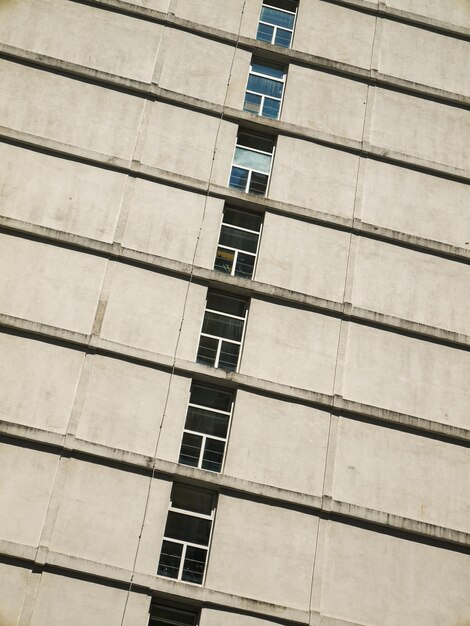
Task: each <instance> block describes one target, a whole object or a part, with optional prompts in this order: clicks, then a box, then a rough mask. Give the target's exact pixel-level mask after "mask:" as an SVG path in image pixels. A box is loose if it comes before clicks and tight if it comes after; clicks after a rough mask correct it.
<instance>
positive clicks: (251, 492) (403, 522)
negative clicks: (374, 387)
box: [0, 420, 470, 552]
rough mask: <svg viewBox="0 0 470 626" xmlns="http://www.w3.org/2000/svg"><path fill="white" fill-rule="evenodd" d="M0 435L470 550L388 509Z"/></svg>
mask: <svg viewBox="0 0 470 626" xmlns="http://www.w3.org/2000/svg"><path fill="white" fill-rule="evenodd" d="M0 436H3V437H4V438H13V439H20V440H21V441H23V442H25V444H26V445H28V444H29V445H33V446H34V445H35V444H39V445H40V446H46V447H47V448H49V449H52V450H53V451H55V452H56V453H58V454H62V453H65V454H66V455H70V456H72V457H78V458H82V459H84V460H85V461H87V462H91V463H93V462H96V460H101V461H103V462H105V463H106V462H108V463H110V464H112V465H113V466H114V467H117V468H119V469H121V470H123V471H136V470H137V471H140V472H142V473H143V474H146V475H148V476H149V477H150V476H151V477H155V478H159V477H167V478H171V479H172V480H182V481H184V482H186V483H190V484H194V485H198V486H201V487H205V488H211V489H214V490H215V491H217V492H222V493H224V494H229V495H233V496H235V497H236V496H241V497H243V496H245V497H248V498H252V499H255V500H256V501H260V502H268V503H272V504H275V505H276V506H279V507H284V508H292V507H294V508H296V509H300V510H302V511H305V512H307V513H310V514H313V515H319V516H321V517H322V518H323V519H333V520H336V521H338V520H344V521H349V522H350V523H354V522H355V521H357V522H364V523H366V524H368V527H369V528H370V529H371V530H378V529H380V530H381V531H382V532H384V533H386V534H387V533H388V532H394V531H397V532H400V533H401V534H403V535H406V536H407V537H408V538H410V539H411V540H412V539H413V538H414V537H417V536H418V537H420V538H421V540H422V541H424V542H426V541H429V542H431V543H435V542H438V543H439V545H440V547H443V548H446V547H447V548H453V549H457V550H458V549H459V548H461V549H463V550H464V551H466V552H470V533H466V532H463V531H457V530H453V529H451V528H446V527H443V526H438V525H436V524H429V523H426V522H421V521H418V520H415V519H410V518H405V517H402V516H400V515H394V514H393V513H390V512H387V511H381V510H377V509H370V508H367V507H363V506H359V505H356V504H353V503H350V502H343V501H340V500H335V499H334V498H332V497H331V496H329V495H326V494H323V495H321V496H319V495H312V494H306V493H300V492H297V491H291V490H288V489H282V488H279V487H273V486H270V485H265V484H261V483H257V482H254V481H250V480H245V479H241V478H237V477H234V476H229V475H225V474H216V473H213V472H207V471H204V470H201V469H196V468H193V467H189V466H187V465H179V464H178V463H173V462H171V461H166V460H163V459H159V458H158V457H150V456H146V455H143V454H139V453H136V452H130V451H127V450H121V449H117V448H113V447H110V446H106V445H103V444H98V443H95V442H93V441H88V440H84V439H79V438H76V437H75V435H74V434H72V433H67V434H66V435H60V434H58V433H55V432H53V431H48V430H43V429H39V428H32V427H29V426H24V425H22V424H15V423H12V422H7V421H1V420H0Z"/></svg>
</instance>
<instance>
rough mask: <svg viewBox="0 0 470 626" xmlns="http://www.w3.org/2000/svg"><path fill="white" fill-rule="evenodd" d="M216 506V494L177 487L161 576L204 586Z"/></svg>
mask: <svg viewBox="0 0 470 626" xmlns="http://www.w3.org/2000/svg"><path fill="white" fill-rule="evenodd" d="M214 505H215V494H214V493H212V492H210V491H205V490H202V489H196V488H192V487H187V486H185V485H178V484H174V485H173V489H172V492H171V499H170V509H169V511H168V517H167V522H166V526H165V533H164V539H163V543H162V549H161V552H160V560H159V563H158V570H157V574H158V575H159V576H166V577H167V578H174V579H179V580H184V581H186V582H191V583H195V584H198V585H200V584H202V582H203V579H204V570H205V565H206V560H207V551H208V546H209V542H210V537H211V531H212V522H213V519H214ZM183 623H184V622H183ZM189 623H191V622H189Z"/></svg>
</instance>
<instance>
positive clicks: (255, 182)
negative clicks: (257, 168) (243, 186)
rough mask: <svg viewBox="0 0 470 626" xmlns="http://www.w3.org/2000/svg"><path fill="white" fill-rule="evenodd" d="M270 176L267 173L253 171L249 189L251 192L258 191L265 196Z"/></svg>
mask: <svg viewBox="0 0 470 626" xmlns="http://www.w3.org/2000/svg"><path fill="white" fill-rule="evenodd" d="M268 178H269V177H268V176H267V175H266V174H257V173H256V172H253V174H252V176H251V182H250V188H249V190H248V191H249V192H250V193H256V194H260V195H263V196H264V194H265V193H266V189H267V188H268Z"/></svg>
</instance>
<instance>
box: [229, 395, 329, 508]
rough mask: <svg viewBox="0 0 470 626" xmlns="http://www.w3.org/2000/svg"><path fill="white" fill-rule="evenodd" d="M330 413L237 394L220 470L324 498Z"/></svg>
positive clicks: (258, 396)
mask: <svg viewBox="0 0 470 626" xmlns="http://www.w3.org/2000/svg"><path fill="white" fill-rule="evenodd" d="M328 428H329V415H328V413H326V412H324V411H319V410H317V409H314V408H312V407H308V406H304V405H302V404H295V403H290V402H284V401H282V400H278V399H274V398H269V397H266V396H261V395H257V394H253V393H248V392H245V391H241V390H240V391H238V393H237V399H236V402H235V409H234V414H233V421H232V428H231V432H230V440H229V446H228V450H227V455H226V463H225V468H224V471H225V473H226V474H228V475H229V476H236V477H238V478H243V479H245V480H252V481H254V482H257V483H261V484H266V485H273V486H274V487H280V488H282V489H289V490H291V491H299V492H301V493H308V494H312V495H317V496H319V495H322V491H323V475H324V471H325V458H326V446H327V438H328Z"/></svg>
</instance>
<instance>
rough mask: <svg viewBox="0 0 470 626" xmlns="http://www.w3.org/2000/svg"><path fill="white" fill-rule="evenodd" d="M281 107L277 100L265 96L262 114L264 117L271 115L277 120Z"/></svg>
mask: <svg viewBox="0 0 470 626" xmlns="http://www.w3.org/2000/svg"><path fill="white" fill-rule="evenodd" d="M280 108H281V103H280V101H279V100H271V98H265V100H264V105H263V111H262V114H263V115H264V117H271V118H272V119H274V120H277V118H278V117H279V111H280Z"/></svg>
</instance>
